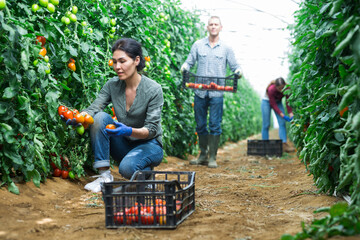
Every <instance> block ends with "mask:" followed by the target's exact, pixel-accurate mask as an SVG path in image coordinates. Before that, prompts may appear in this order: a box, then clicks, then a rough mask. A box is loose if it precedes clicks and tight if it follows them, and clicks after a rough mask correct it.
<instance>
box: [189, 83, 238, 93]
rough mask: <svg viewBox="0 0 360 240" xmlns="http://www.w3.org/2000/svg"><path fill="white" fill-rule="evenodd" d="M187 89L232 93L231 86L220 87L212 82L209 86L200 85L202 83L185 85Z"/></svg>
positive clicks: (232, 88)
mask: <svg viewBox="0 0 360 240" xmlns="http://www.w3.org/2000/svg"><path fill="white" fill-rule="evenodd" d="M185 86H186V87H187V88H195V89H204V90H218V91H229V92H232V91H234V87H232V86H221V85H218V84H216V83H214V82H211V83H210V84H202V83H185Z"/></svg>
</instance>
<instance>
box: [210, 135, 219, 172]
mask: <svg viewBox="0 0 360 240" xmlns="http://www.w3.org/2000/svg"><path fill="white" fill-rule="evenodd" d="M219 141H220V135H209V163H208V167H209V168H217V167H218V165H217V164H216V155H217V151H218V147H219Z"/></svg>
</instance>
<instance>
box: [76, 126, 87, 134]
mask: <svg viewBox="0 0 360 240" xmlns="http://www.w3.org/2000/svg"><path fill="white" fill-rule="evenodd" d="M84 131H85V128H84V126H83V125H81V126H79V127H77V128H76V132H77V133H78V134H80V135H83V134H84Z"/></svg>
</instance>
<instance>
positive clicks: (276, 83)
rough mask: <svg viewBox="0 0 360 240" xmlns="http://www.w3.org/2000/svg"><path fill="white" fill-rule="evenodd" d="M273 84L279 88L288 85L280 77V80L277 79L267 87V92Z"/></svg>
mask: <svg viewBox="0 0 360 240" xmlns="http://www.w3.org/2000/svg"><path fill="white" fill-rule="evenodd" d="M273 84H275V86H277V87H279V86H285V85H286V82H285V80H284V79H283V78H282V77H279V78H277V79H275V80H272V81H271V82H270V83H269V85H268V86H267V87H266V91H267V90H268V88H269V87H270V86H271V85H273Z"/></svg>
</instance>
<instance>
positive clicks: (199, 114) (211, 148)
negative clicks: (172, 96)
mask: <svg viewBox="0 0 360 240" xmlns="http://www.w3.org/2000/svg"><path fill="white" fill-rule="evenodd" d="M207 30H208V32H209V36H208V37H205V38H203V39H200V40H198V41H196V42H195V43H194V44H193V46H192V47H191V51H190V54H189V56H188V57H187V59H186V61H185V63H184V64H183V65H182V66H181V71H182V72H184V71H189V70H190V68H191V67H193V66H194V65H195V63H196V62H198V66H197V71H196V74H197V75H199V76H208V77H222V78H223V77H225V75H226V66H227V64H229V67H230V69H231V71H233V72H235V74H237V75H239V76H240V75H241V70H240V66H239V64H238V63H237V61H236V59H235V55H234V52H233V50H232V49H231V47H229V46H227V45H226V44H225V43H224V42H222V41H221V40H220V37H219V33H220V31H221V30H222V25H221V21H220V18H219V17H217V16H212V17H210V19H209V21H208V25H207ZM223 96H224V92H222V91H211V90H206V91H205V90H195V98H194V111H195V121H196V131H197V133H198V136H199V146H200V151H201V153H200V156H199V158H198V159H196V160H192V161H190V164H192V165H207V166H208V167H209V168H216V167H217V164H216V154H217V150H218V145H219V140H220V134H221V132H222V130H221V121H222V115H223ZM208 110H209V128H208V127H207V113H208Z"/></svg>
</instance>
